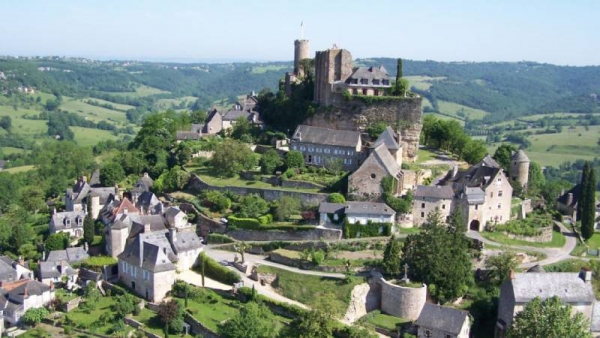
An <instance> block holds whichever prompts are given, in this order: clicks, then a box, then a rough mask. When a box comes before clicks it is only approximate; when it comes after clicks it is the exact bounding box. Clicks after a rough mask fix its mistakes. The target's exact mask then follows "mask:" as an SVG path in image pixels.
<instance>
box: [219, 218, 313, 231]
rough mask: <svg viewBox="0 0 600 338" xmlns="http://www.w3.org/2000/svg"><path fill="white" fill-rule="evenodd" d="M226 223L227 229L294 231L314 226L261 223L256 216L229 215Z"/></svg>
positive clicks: (309, 228) (311, 228) (310, 228)
mask: <svg viewBox="0 0 600 338" xmlns="http://www.w3.org/2000/svg"><path fill="white" fill-rule="evenodd" d="M269 216H271V218H272V217H273V216H272V215H270V214H269V215H265V216H261V217H269ZM227 222H228V223H227V225H228V228H229V229H232V230H235V229H245V230H262V231H266V230H294V231H305V230H314V229H315V228H316V227H315V226H306V225H298V226H296V225H261V222H260V221H259V220H257V219H256V218H238V217H235V216H229V217H228V218H227Z"/></svg>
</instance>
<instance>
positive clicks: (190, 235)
mask: <svg viewBox="0 0 600 338" xmlns="http://www.w3.org/2000/svg"><path fill="white" fill-rule="evenodd" d="M173 246H174V247H175V250H176V251H177V252H183V251H190V250H195V249H198V248H200V247H202V242H201V241H200V238H199V237H198V235H196V233H195V232H194V231H177V235H176V240H175V241H174V242H173Z"/></svg>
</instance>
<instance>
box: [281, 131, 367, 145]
mask: <svg viewBox="0 0 600 338" xmlns="http://www.w3.org/2000/svg"><path fill="white" fill-rule="evenodd" d="M292 140H294V141H297V142H305V143H313V144H322V145H328V146H340V147H352V148H354V147H356V145H358V144H359V142H360V133H359V132H357V131H353V130H336V129H327V128H321V127H312V126H306V125H300V126H298V128H296V131H295V132H294V136H293V138H292Z"/></svg>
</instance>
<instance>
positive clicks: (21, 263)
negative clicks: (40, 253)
mask: <svg viewBox="0 0 600 338" xmlns="http://www.w3.org/2000/svg"><path fill="white" fill-rule="evenodd" d="M19 265H21V266H25V260H24V259H23V256H19Z"/></svg>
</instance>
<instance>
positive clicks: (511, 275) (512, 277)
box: [508, 270, 516, 280]
mask: <svg viewBox="0 0 600 338" xmlns="http://www.w3.org/2000/svg"><path fill="white" fill-rule="evenodd" d="M508 278H509V279H510V280H514V279H515V278H516V276H515V271H514V270H510V272H509V273H508Z"/></svg>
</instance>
